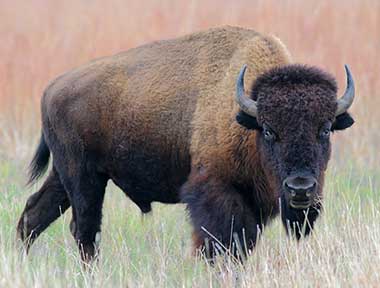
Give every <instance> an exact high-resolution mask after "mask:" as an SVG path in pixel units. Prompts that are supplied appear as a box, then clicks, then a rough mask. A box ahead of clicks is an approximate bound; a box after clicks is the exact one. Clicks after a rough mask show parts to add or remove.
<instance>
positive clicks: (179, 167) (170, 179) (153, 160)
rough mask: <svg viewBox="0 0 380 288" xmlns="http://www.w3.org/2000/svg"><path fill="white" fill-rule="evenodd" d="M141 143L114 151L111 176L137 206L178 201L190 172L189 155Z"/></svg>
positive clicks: (142, 206) (142, 208) (142, 207)
mask: <svg viewBox="0 0 380 288" xmlns="http://www.w3.org/2000/svg"><path fill="white" fill-rule="evenodd" d="M153 150H154V149H148V147H144V145H142V146H139V147H134V149H131V148H130V147H129V149H125V150H123V151H117V152H116V153H115V155H116V156H115V155H114V158H113V159H114V160H113V163H112V168H111V171H110V172H111V173H110V174H111V175H110V176H111V178H112V180H113V181H114V182H115V184H116V185H118V186H119V187H120V188H121V189H122V190H123V191H124V192H125V193H126V194H127V195H128V196H129V197H130V198H131V199H132V200H133V201H134V202H135V203H136V204H137V205H138V206H139V207H140V208H141V210H143V211H144V209H145V208H144V207H150V203H151V202H153V201H158V202H162V203H178V202H179V188H180V187H181V185H182V184H183V183H184V182H185V181H186V179H187V176H188V174H189V173H190V156H184V155H181V153H180V152H179V151H177V150H176V149H172V150H169V151H166V152H165V153H163V152H159V151H153Z"/></svg>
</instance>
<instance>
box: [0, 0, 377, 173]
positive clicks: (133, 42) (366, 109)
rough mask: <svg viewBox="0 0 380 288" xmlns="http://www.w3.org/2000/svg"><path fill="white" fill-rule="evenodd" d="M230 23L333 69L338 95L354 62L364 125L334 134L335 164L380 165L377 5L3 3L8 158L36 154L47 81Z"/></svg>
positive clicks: (251, 0)
mask: <svg viewBox="0 0 380 288" xmlns="http://www.w3.org/2000/svg"><path fill="white" fill-rule="evenodd" d="M226 24H228V25H238V26H244V27H250V28H253V29H256V30H257V31H261V32H263V33H271V34H274V35H276V36H278V37H279V38H280V39H282V41H283V42H284V43H285V44H286V45H287V46H288V48H289V50H290V51H291V53H292V55H293V58H294V61H295V62H300V63H307V64H313V65H317V66H320V67H322V68H324V69H326V70H328V71H330V72H331V73H333V74H334V75H336V76H337V79H338V81H339V86H340V87H344V85H345V83H344V70H343V64H344V63H348V64H349V65H350V67H351V69H352V71H353V73H354V76H355V80H356V84H357V98H356V100H355V104H354V107H353V109H352V112H353V115H354V116H355V118H356V120H357V123H356V125H355V127H354V128H353V129H351V130H350V131H349V132H345V133H344V134H343V133H342V134H341V135H339V136H336V137H338V138H339V141H336V142H337V145H336V148H335V153H334V155H335V157H336V158H337V160H338V162H337V163H345V161H346V156H347V155H348V154H352V153H353V154H354V156H355V157H353V158H352V159H355V160H354V162H355V163H358V164H362V165H367V166H369V167H375V166H376V163H377V161H379V159H380V156H377V155H376V154H378V153H376V152H377V151H376V148H377V146H376V143H379V141H380V124H379V123H380V116H379V115H380V113H379V107H380V81H379V79H378V77H379V76H378V75H379V72H380V57H379V51H380V1H376V0H362V1H360V0H347V1H338V0H337V1H301V0H294V1H276V0H265V1H264V0H262V1H256V0H235V1H227V0H223V1H220V0H218V1H217V0H209V1H200V0H197V1H185V0H181V1H169V0H163V1H141V0H140V1H137V0H129V1H122V0H111V1H100V0H94V1H85V0H82V1H76V0H67V1H48V0H33V1H8V0H4V1H1V2H0V128H1V130H0V151H3V154H4V153H6V155H7V156H8V157H12V158H13V157H16V156H20V155H21V156H22V155H28V156H29V154H30V150H31V148H33V145H34V144H35V141H34V140H35V139H36V137H37V136H38V133H37V131H38V129H39V125H40V122H39V121H40V120H39V109H38V106H39V99H40V97H41V94H42V91H43V89H44V87H45V86H46V85H47V83H48V82H49V80H51V79H52V78H54V77H56V76H57V75H59V74H60V73H63V72H65V71H66V70H68V69H70V68H73V67H75V66H78V65H80V64H82V63H85V62H86V61H89V60H90V59H93V58H95V57H100V56H105V55H111V54H114V53H117V52H119V51H123V50H126V49H128V48H131V47H134V46H138V45H140V44H143V43H146V42H149V41H152V40H157V39H164V38H171V37H176V36H179V35H183V34H186V33H189V32H193V31H197V30H201V29H206V28H209V27H214V26H219V25H226ZM341 89H342V88H341ZM340 91H342V90H340ZM341 139H343V140H342V141H341ZM32 144H33V145H32ZM337 151H339V153H337ZM340 160H342V161H340Z"/></svg>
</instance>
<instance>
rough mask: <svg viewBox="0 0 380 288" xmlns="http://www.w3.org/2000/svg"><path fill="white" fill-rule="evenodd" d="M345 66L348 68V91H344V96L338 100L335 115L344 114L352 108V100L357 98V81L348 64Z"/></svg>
mask: <svg viewBox="0 0 380 288" xmlns="http://www.w3.org/2000/svg"><path fill="white" fill-rule="evenodd" d="M344 68H345V69H346V77H347V87H346V92H344V94H343V96H342V97H341V98H340V99H338V100H337V104H338V105H337V108H336V112H335V116H339V115H340V114H343V113H344V112H346V111H347V110H348V108H350V106H351V104H352V102H353V101H354V98H355V83H354V79H353V78H352V75H351V71H350V68H348V66H347V65H344Z"/></svg>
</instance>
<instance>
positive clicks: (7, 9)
mask: <svg viewBox="0 0 380 288" xmlns="http://www.w3.org/2000/svg"><path fill="white" fill-rule="evenodd" d="M102 3H104V2H102V1H100V0H94V1H85V0H81V1H75V0H68V1H60V2H58V1H47V0H33V1H21V0H17V1H8V0H4V1H1V2H0V21H1V22H0V23H1V25H0V40H1V41H0V63H1V64H0V287H77V286H78V287H104V286H108V287H126V286H129V287H179V286H182V287H219V286H223V287H236V286H237V287H240V286H241V287H260V286H263V287H276V286H277V287H339V286H340V287H347V286H352V287H359V286H362V287H379V285H380V284H379V283H380V272H379V269H378V267H380V215H379V214H380V201H379V200H380V191H379V190H380V180H379V173H380V167H379V163H380V153H378V145H377V143H380V113H379V109H380V108H379V107H380V81H379V79H378V78H379V72H380V57H379V51H380V37H379V35H380V1H376V0H363V1H359V0H347V1H339V0H335V1H301V0H293V1H275V0H266V1H263V0H261V1H258V0H255V1H252V0H237V1H232V0H231V1H227V0H223V1H217V0H208V1H200V0H198V1H184V0H182V1H169V0H163V1H153V0H152V1H137V0H128V1H123V0H112V1H108V2H107V5H106V6H105V5H104V4H102ZM224 24H230V25H239V26H244V27H251V28H254V29H256V30H258V31H261V32H264V33H271V34H275V35H276V36H278V37H279V38H281V39H282V40H283V42H284V43H285V44H286V45H287V46H288V48H289V50H290V51H291V53H292V54H293V57H294V60H295V62H301V63H307V64H313V65H317V66H320V67H322V68H324V69H326V70H327V71H330V72H331V73H333V74H334V75H336V76H337V80H338V82H339V86H340V88H341V89H340V91H342V87H344V70H343V64H344V63H348V64H349V65H350V67H351V70H352V72H353V74H354V77H355V81H356V85H357V96H356V100H355V103H354V106H353V109H352V114H353V116H354V118H355V120H356V124H355V125H354V127H353V128H350V129H349V130H347V131H345V132H342V133H337V134H336V135H334V136H333V145H334V149H333V157H332V160H331V162H330V166H329V170H328V177H327V181H326V186H325V195H326V197H325V200H324V203H325V210H324V213H323V215H322V217H321V218H320V219H319V220H318V223H317V225H316V229H315V233H314V234H313V235H312V236H311V237H309V238H308V239H303V240H302V241H300V242H299V243H297V242H296V241H293V240H291V239H288V238H287V237H286V235H285V231H284V230H283V228H282V226H281V225H280V223H279V221H277V220H276V221H275V222H274V223H272V225H271V226H270V227H268V228H267V229H266V231H265V233H264V235H263V236H262V238H261V239H260V241H259V243H258V245H257V248H256V249H255V251H254V253H253V254H252V255H251V257H250V258H249V260H248V263H247V265H245V267H244V268H243V267H240V266H238V265H233V264H232V263H229V262H228V261H227V262H225V261H222V259H220V261H218V262H217V265H216V266H215V267H213V268H212V267H209V266H208V265H206V264H205V262H204V261H202V259H198V258H194V257H192V256H191V253H190V248H191V242H190V238H191V237H190V233H191V227H190V225H189V222H188V219H187V215H186V211H185V209H184V207H183V206H181V205H173V206H169V205H167V206H165V205H160V204H155V205H154V207H153V213H152V214H151V215H149V216H148V217H145V218H144V219H142V217H141V215H140V212H139V210H138V209H137V208H136V207H135V206H134V204H133V203H131V202H130V201H129V200H128V199H126V198H125V196H124V194H123V193H121V192H120V191H119V190H118V189H117V188H115V187H114V186H113V185H111V184H110V185H109V187H108V190H107V194H106V203H105V208H104V221H103V226H102V227H103V233H102V243H101V249H102V250H101V257H100V260H99V263H98V265H97V266H96V267H94V269H93V270H91V271H83V269H82V266H81V264H80V261H79V257H78V256H79V255H78V253H77V248H76V246H75V244H74V241H73V239H72V237H71V234H70V232H69V229H68V224H69V222H70V217H71V216H70V212H68V213H66V214H65V215H64V216H63V217H62V218H61V219H59V221H57V222H56V223H55V224H54V225H53V226H51V227H50V228H49V229H48V230H47V231H46V232H45V233H44V234H43V235H42V236H41V237H40V238H39V239H38V240H37V242H36V243H35V245H34V246H33V247H32V250H31V253H30V255H29V256H28V257H25V255H23V253H22V251H21V250H20V246H19V244H20V243H17V242H16V241H15V239H16V237H15V236H16V232H15V227H16V223H17V220H18V217H19V215H20V213H21V211H22V209H23V207H24V204H25V201H26V199H27V197H28V196H29V195H30V194H31V193H32V192H34V191H36V190H37V189H38V187H39V185H40V184H41V183H37V184H36V185H35V186H33V187H30V188H26V187H25V182H26V169H25V167H26V166H27V165H28V163H29V161H30V159H31V155H32V152H33V150H34V149H35V145H36V142H37V137H38V135H39V133H38V131H39V129H40V119H39V117H40V116H39V100H40V97H41V94H42V91H43V89H44V87H45V86H46V85H47V83H48V81H49V80H51V79H52V78H54V77H55V76H57V75H59V74H60V73H62V72H64V71H66V70H68V69H70V68H72V67H75V66H78V65H80V64H82V63H85V62H86V61H88V60H90V59H92V58H95V57H100V56H104V55H110V54H113V53H117V52H119V51H122V50H126V49H128V48H131V47H134V46H137V45H140V44H143V43H146V42H148V41H151V40H155V39H162V38H170V37H175V36H178V35H183V34H185V33H188V32H191V31H197V30H201V29H204V28H207V27H214V26H218V25H224Z"/></svg>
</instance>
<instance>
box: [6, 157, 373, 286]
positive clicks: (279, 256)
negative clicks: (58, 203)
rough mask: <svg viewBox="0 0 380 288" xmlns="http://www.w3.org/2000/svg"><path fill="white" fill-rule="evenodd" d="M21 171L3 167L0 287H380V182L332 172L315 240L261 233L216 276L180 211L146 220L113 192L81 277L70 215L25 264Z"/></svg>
mask: <svg viewBox="0 0 380 288" xmlns="http://www.w3.org/2000/svg"><path fill="white" fill-rule="evenodd" d="M19 171H20V167H18V166H17V165H15V164H14V163H12V162H3V163H2V164H1V167H0V176H1V177H0V179H2V180H1V181H0V185H1V188H0V189H1V190H0V221H1V222H0V223H1V224H0V261H1V266H0V286H1V287H105V286H107V287H126V286H128V287H207V286H209V287H220V286H223V287H236V286H241V287H253V286H254V287H257V286H265V287H268V286H269V287H315V286H324V287H339V286H341V287H346V286H352V287H358V286H365V287H370V286H372V287H375V286H377V284H378V281H379V280H380V272H379V271H378V267H379V265H380V227H379V223H378V219H380V218H379V217H380V201H379V200H380V199H379V198H380V195H379V194H378V193H377V190H378V187H379V180H378V179H376V175H375V174H374V175H369V174H368V173H363V172H358V171H356V170H352V169H347V170H345V171H337V170H336V169H334V167H332V168H331V169H330V170H329V173H328V179H327V185H326V187H325V192H326V199H325V211H324V212H323V215H322V217H321V218H320V219H319V220H318V222H317V226H316V229H315V233H314V234H313V235H312V236H311V237H308V238H307V239H303V240H302V241H300V242H298V243H297V241H295V240H293V239H289V238H288V237H287V236H286V233H285V231H284V229H283V227H282V225H281V223H280V221H279V219H277V220H276V221H274V223H272V224H271V225H270V226H269V227H268V228H267V229H266V231H264V233H263V235H262V237H261V239H260V241H259V243H258V245H257V247H256V249H255V250H254V252H253V254H252V255H251V257H249V259H248V263H247V264H246V265H245V267H244V268H243V267H241V266H239V265H234V264H232V263H231V262H228V261H224V260H223V259H219V261H218V262H217V265H216V267H214V268H212V267H210V266H208V265H207V264H206V263H205V262H204V261H203V260H202V259H199V258H197V257H193V256H191V253H190V247H191V243H190V233H191V227H190V225H189V223H188V219H187V214H186V211H185V207H184V206H183V205H161V204H155V205H154V207H153V213H151V214H150V215H148V216H147V217H144V218H143V217H142V216H141V214H140V212H139V210H138V208H137V207H136V206H134V204H133V203H132V202H130V201H129V200H128V199H127V198H126V197H125V196H124V194H123V193H121V191H119V190H118V189H116V188H115V187H114V186H113V185H112V184H111V185H109V187H108V189H107V194H106V200H105V207H104V220H103V226H102V227H103V232H102V241H101V257H100V261H99V263H98V265H97V266H95V268H94V269H93V270H92V271H84V270H83V268H82V266H81V264H80V260H79V255H78V251H77V248H76V246H75V243H74V240H73V239H72V237H71V234H70V232H69V228H68V225H69V221H70V217H71V215H70V212H69V211H68V212H67V213H66V214H64V215H63V216H62V217H61V218H60V219H59V220H58V221H57V222H56V223H54V224H53V225H52V226H51V227H50V228H49V229H48V230H47V231H46V232H45V233H44V234H42V235H41V236H40V238H39V239H38V240H37V242H36V243H35V244H34V246H33V247H32V250H31V253H30V255H29V256H28V257H25V255H23V253H22V250H21V249H20V243H18V242H17V241H16V240H15V234H16V232H15V222H16V219H18V217H19V215H20V212H21V210H22V209H23V206H24V202H25V199H26V197H27V195H28V194H29V193H30V192H31V191H34V190H35V189H36V188H37V186H38V185H36V186H35V187H32V188H31V189H29V190H30V191H27V190H28V189H25V188H24V186H23V184H22V182H23V179H22V177H20V173H19Z"/></svg>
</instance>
